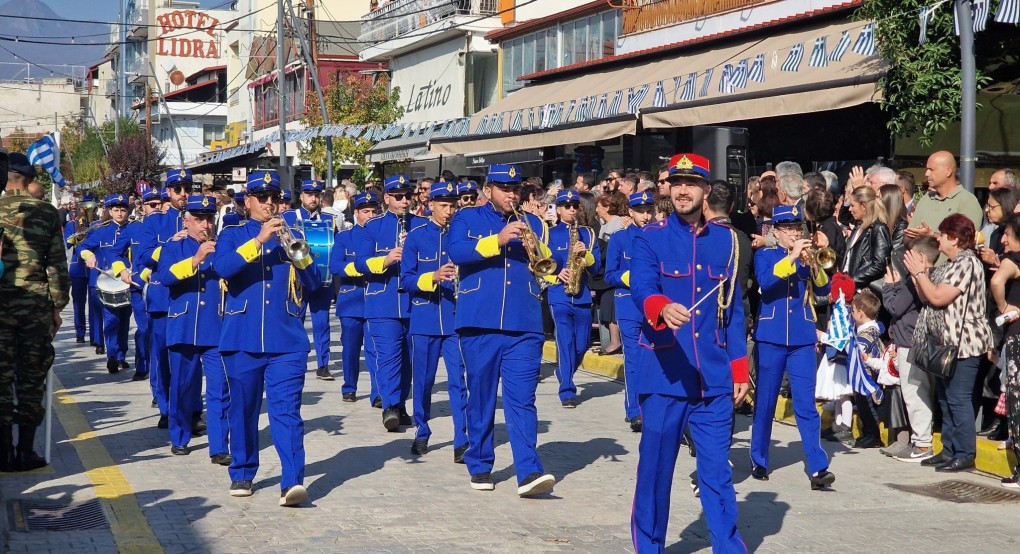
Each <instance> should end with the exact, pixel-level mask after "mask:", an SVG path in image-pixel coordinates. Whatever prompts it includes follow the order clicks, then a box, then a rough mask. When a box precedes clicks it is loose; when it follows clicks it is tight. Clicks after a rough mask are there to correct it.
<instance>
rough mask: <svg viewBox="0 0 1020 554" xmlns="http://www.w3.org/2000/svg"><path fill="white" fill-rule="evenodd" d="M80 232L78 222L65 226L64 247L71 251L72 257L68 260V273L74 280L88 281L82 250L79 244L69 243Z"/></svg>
mask: <svg viewBox="0 0 1020 554" xmlns="http://www.w3.org/2000/svg"><path fill="white" fill-rule="evenodd" d="M77 232H78V222H77V221H68V222H67V225H65V226H64V245H65V246H66V247H67V248H70V249H71V257H70V258H68V259H67V273H68V275H69V276H70V277H71V278H72V279H87V278H88V276H89V275H88V268H87V267H85V262H83V261H82V259H81V248H80V247H79V246H78V245H77V244H71V243H70V242H67V239H69V238H71V235H73V234H75V233H77Z"/></svg>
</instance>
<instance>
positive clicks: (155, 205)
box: [145, 201, 163, 209]
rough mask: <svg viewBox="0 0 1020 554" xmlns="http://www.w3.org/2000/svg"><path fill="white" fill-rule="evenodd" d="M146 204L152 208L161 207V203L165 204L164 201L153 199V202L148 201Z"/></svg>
mask: <svg viewBox="0 0 1020 554" xmlns="http://www.w3.org/2000/svg"><path fill="white" fill-rule="evenodd" d="M145 205H146V206H148V207H150V208H153V209H155V208H158V207H160V206H161V205H163V204H162V202H158V201H153V202H146V203H145Z"/></svg>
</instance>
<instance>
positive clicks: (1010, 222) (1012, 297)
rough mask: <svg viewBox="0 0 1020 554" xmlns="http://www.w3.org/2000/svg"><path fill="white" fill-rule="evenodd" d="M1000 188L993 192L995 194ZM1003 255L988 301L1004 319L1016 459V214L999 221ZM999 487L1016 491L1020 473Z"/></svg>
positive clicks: (1019, 336) (1019, 276) (1019, 251)
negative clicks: (992, 301)
mask: <svg viewBox="0 0 1020 554" xmlns="http://www.w3.org/2000/svg"><path fill="white" fill-rule="evenodd" d="M999 190H1003V189H997V190H996V192H997V191H999ZM1003 227H1004V228H1005V229H1004V232H1003V234H1002V243H1003V246H1004V249H1005V255H1004V256H1003V258H1002V262H1001V263H1000V265H999V269H998V271H996V272H995V273H994V274H993V275H992V283H991V288H992V298H994V299H995V305H996V307H997V308H998V311H999V314H1001V315H1003V316H1007V317H1008V321H1007V323H1006V324H1005V325H1003V328H1002V332H1003V334H1004V335H1005V339H1006V355H1005V360H1004V362H1005V364H1003V365H1004V366H1005V376H1004V377H1003V379H1002V384H1003V389H1005V392H1004V393H1003V394H1004V395H1005V398H1004V400H1005V402H1004V404H1005V407H1006V419H1007V428H1008V429H1009V438H1010V442H1011V443H1012V446H1013V453H1014V454H1015V458H1016V459H1018V460H1020V317H1016V314H1017V313H1020V215H1018V214H1009V216H1008V217H1007V218H1006V219H1005V221H1003ZM1002 486H1003V487H1009V488H1015V489H1020V472H1018V471H1017V467H1016V466H1014V467H1013V468H1012V472H1011V475H1010V476H1009V477H1006V478H1004V479H1003V480H1002Z"/></svg>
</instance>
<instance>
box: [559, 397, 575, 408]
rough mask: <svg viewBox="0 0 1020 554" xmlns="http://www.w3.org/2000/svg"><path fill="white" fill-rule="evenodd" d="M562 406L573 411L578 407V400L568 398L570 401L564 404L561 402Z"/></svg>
mask: <svg viewBox="0 0 1020 554" xmlns="http://www.w3.org/2000/svg"><path fill="white" fill-rule="evenodd" d="M560 406H563V407H564V408H568V409H571V410H572V409H574V408H576V407H577V399H576V398H568V399H566V400H564V401H563V402H560Z"/></svg>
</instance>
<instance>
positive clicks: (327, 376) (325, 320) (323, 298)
mask: <svg viewBox="0 0 1020 554" xmlns="http://www.w3.org/2000/svg"><path fill="white" fill-rule="evenodd" d="M322 190H323V184H322V181H304V182H302V183H301V206H299V207H298V208H297V209H296V210H290V211H287V212H284V213H283V220H284V221H285V222H287V225H288V226H290V227H291V228H292V229H295V228H296V229H299V230H300V229H302V224H303V223H304V222H306V221H321V222H323V223H326V224H328V226H329V228H330V229H331V232H333V233H334V234H335V233H336V221H335V220H334V219H333V216H332V215H330V214H327V213H323V212H322V210H320V209H319V208H320V206H319V201H320V199H321V197H322ZM303 238H306V239H307V238H308V237H307V236H305V237H303ZM334 248H335V239H334ZM333 291H334V289H333V287H332V286H322V287H319V288H318V289H316V290H314V291H308V294H307V297H306V300H307V301H308V311H309V312H311V313H312V337H313V341H312V342H313V343H314V344H315V354H316V356H317V358H318V361H319V365H318V369H317V370H316V371H315V377H316V378H318V379H322V380H324V381H332V380H333V375H332V374H331V373H330V372H329V340H330V339H329V308H330V307H331V306H332V305H333V294H334V292H333Z"/></svg>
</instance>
